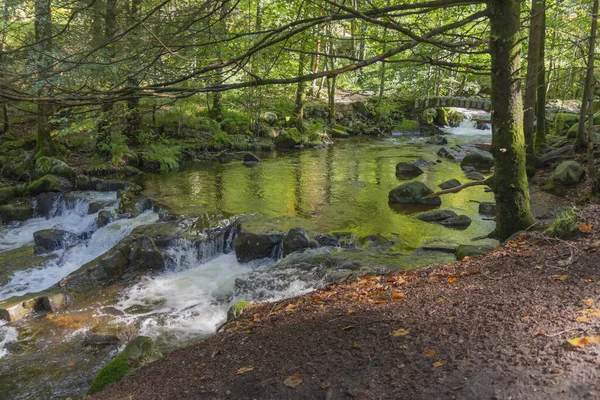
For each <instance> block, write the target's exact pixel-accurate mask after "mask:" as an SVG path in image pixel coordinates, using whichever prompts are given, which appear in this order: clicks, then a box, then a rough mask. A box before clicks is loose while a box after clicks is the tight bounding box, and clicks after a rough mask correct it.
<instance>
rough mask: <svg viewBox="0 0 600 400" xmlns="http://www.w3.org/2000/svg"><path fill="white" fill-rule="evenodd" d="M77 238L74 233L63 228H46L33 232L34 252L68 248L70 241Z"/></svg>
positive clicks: (37, 253) (36, 253)
mask: <svg viewBox="0 0 600 400" xmlns="http://www.w3.org/2000/svg"><path fill="white" fill-rule="evenodd" d="M75 239H77V236H76V235H75V234H74V233H71V232H68V231H64V230H61V229H44V230H41V231H37V232H35V233H34V234H33V243H34V245H35V246H34V248H33V254H35V255H39V254H45V253H50V252H52V251H54V250H59V249H66V248H67V246H68V245H69V243H71V242H73V241H74V240H75Z"/></svg>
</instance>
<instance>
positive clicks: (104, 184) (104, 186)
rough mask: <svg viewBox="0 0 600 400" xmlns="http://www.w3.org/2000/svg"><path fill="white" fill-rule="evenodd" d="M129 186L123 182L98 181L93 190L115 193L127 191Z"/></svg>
mask: <svg viewBox="0 0 600 400" xmlns="http://www.w3.org/2000/svg"><path fill="white" fill-rule="evenodd" d="M128 187H129V184H128V183H127V182H123V181H112V180H111V181H105V180H99V182H96V186H95V187H94V189H93V190H96V191H98V192H116V191H117V190H127V188H128Z"/></svg>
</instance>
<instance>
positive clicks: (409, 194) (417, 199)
mask: <svg viewBox="0 0 600 400" xmlns="http://www.w3.org/2000/svg"><path fill="white" fill-rule="evenodd" d="M432 193H433V191H432V190H431V189H429V188H428V187H427V185H425V184H424V183H421V182H417V181H413V182H407V183H404V184H402V185H400V186H398V187H396V188H395V189H392V190H391V191H390V193H389V195H388V200H389V203H392V204H394V203H395V204H423V205H431V206H439V205H441V204H442V199H440V198H439V197H434V198H431V199H426V198H425V197H426V196H428V195H430V194H432Z"/></svg>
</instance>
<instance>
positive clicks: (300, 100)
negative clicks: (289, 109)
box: [294, 53, 307, 132]
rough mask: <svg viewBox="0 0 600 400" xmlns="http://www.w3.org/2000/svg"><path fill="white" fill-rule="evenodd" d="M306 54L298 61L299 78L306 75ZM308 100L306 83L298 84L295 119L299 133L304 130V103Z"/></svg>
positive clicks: (302, 54) (301, 55)
mask: <svg viewBox="0 0 600 400" xmlns="http://www.w3.org/2000/svg"><path fill="white" fill-rule="evenodd" d="M306 58H307V56H306V54H305V53H301V54H300V58H299V59H298V76H302V75H303V74H304V68H305V66H306ZM305 100H306V82H303V81H302V82H298V85H297V86H296V109H295V113H294V114H295V116H294V117H295V119H296V125H297V127H298V130H299V131H301V132H302V131H303V130H304V101H305Z"/></svg>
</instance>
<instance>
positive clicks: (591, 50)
mask: <svg viewBox="0 0 600 400" xmlns="http://www.w3.org/2000/svg"><path fill="white" fill-rule="evenodd" d="M597 33H598V0H594V5H593V6H592V29H591V34H590V40H589V46H588V68H587V82H586V84H587V85H588V86H589V88H588V92H589V98H588V104H589V114H588V132H587V142H588V154H587V159H588V160H587V161H588V176H589V179H590V186H591V192H592V193H598V192H599V191H600V185H599V184H598V176H597V175H596V166H595V164H594V60H595V49H596V35H597ZM579 121H581V118H580V119H579Z"/></svg>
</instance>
